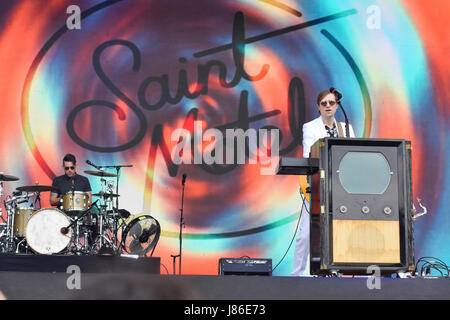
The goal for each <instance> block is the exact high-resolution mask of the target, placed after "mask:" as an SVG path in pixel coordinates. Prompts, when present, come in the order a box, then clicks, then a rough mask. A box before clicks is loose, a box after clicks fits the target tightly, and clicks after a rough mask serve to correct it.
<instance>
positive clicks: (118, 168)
mask: <svg viewBox="0 0 450 320" xmlns="http://www.w3.org/2000/svg"><path fill="white" fill-rule="evenodd" d="M131 167H133V165H132V164H122V165H115V166H102V167H101V168H107V169H116V195H117V196H116V207H115V208H114V206H113V210H112V211H113V214H114V215H116V216H117V215H119V177H120V169H122V168H131ZM111 231H112V234H113V243H114V246H115V247H116V248H118V247H119V246H118V237H117V219H116V217H114V218H113V226H112V230H111Z"/></svg>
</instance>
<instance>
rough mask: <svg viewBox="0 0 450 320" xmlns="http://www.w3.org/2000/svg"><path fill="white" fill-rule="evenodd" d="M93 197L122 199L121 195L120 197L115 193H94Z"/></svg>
mask: <svg viewBox="0 0 450 320" xmlns="http://www.w3.org/2000/svg"><path fill="white" fill-rule="evenodd" d="M92 196H93V197H104V198H108V197H120V195H118V194H115V193H107V192H99V193H94V194H93V195H92Z"/></svg>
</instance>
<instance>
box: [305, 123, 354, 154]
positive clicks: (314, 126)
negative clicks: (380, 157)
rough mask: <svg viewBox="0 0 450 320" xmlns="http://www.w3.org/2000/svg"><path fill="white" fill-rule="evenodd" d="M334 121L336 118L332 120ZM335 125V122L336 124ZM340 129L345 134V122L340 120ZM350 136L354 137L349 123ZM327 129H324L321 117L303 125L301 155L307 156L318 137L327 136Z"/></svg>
mask: <svg viewBox="0 0 450 320" xmlns="http://www.w3.org/2000/svg"><path fill="white" fill-rule="evenodd" d="M334 121H335V122H336V120H334ZM336 125H337V124H336ZM341 125H342V130H343V131H344V134H345V122H341ZM349 133H350V137H351V138H354V137H355V133H354V132H353V127H352V125H351V124H350V125H349ZM327 136H328V134H327V130H326V129H325V124H324V123H323V121H322V117H320V116H319V117H318V118H316V119H314V120H312V121H310V122H307V123H305V124H304V125H303V157H304V158H309V153H310V152H311V146H312V145H313V144H314V143H315V142H316V141H317V140H319V139H322V138H325V137H327Z"/></svg>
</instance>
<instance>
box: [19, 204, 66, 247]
mask: <svg viewBox="0 0 450 320" xmlns="http://www.w3.org/2000/svg"><path fill="white" fill-rule="evenodd" d="M69 224H70V219H69V218H68V217H67V216H66V215H65V214H64V213H63V212H62V211H60V210H58V209H54V208H46V209H40V210H37V211H36V212H35V213H34V214H33V215H32V216H31V218H30V220H28V224H27V226H26V229H25V236H26V240H27V243H28V245H29V246H30V247H31V249H33V251H34V252H36V253H41V254H53V253H58V252H61V251H63V250H64V249H65V248H67V247H68V246H69V244H70V241H71V238H72V230H71V229H70V228H69V230H68V232H67V234H63V233H62V232H61V229H62V228H65V227H68V226H69Z"/></svg>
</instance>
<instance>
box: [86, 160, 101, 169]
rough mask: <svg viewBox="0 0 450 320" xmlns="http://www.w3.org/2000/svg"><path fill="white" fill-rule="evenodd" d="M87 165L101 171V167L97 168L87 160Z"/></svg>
mask: <svg viewBox="0 0 450 320" xmlns="http://www.w3.org/2000/svg"><path fill="white" fill-rule="evenodd" d="M86 163H87V164H88V165H90V166H93V167H94V168H95V169H97V170H101V167H99V166H96V165H95V164H93V163H92V162H91V161H89V160H86Z"/></svg>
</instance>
